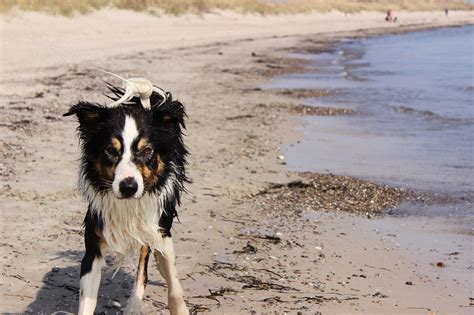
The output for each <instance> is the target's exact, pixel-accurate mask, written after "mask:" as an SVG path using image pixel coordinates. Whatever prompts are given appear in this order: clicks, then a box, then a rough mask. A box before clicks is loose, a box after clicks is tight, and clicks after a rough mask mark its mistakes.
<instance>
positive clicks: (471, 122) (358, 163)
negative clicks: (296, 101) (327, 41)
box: [266, 26, 474, 215]
mask: <svg viewBox="0 0 474 315" xmlns="http://www.w3.org/2000/svg"><path fill="white" fill-rule="evenodd" d="M473 43H474V27H473V26H466V27H460V28H449V29H442V30H436V31H428V32H416V33H409V34H402V35H390V36H383V37H372V38H367V39H357V40H348V41H345V42H342V43H340V44H338V45H337V46H336V47H335V49H334V50H333V51H330V52H327V53H321V54H314V55H308V54H305V55H298V57H303V58H307V59H309V60H310V61H311V67H310V69H314V71H309V72H308V73H298V74H291V75H285V76H281V77H279V78H277V79H276V80H275V81H273V82H272V83H271V84H269V85H267V86H266V88H318V89H319V88H327V89H330V90H332V91H334V94H333V95H330V96H328V97H321V98H317V99H307V100H306V101H305V102H304V103H305V104H308V105H314V106H334V107H343V108H352V109H355V110H356V111H357V113H358V114H357V115H353V116H337V117H336V116H333V117H320V116H313V117H305V118H304V120H305V122H306V124H305V125H304V127H303V130H304V139H303V140H302V141H301V142H299V143H297V144H292V145H288V146H286V147H285V148H284V152H285V155H286V156H287V163H288V167H289V169H290V170H294V171H319V172H331V173H336V174H347V175H353V176H359V177H364V178H368V179H373V180H378V181H382V182H387V183H391V184H395V185H398V186H406V187H410V188H417V189H424V190H431V191H438V192H447V193H450V194H454V195H457V196H462V197H464V198H466V199H468V201H467V202H465V203H463V204H462V205H461V206H459V207H457V211H459V214H461V213H462V214H463V215H466V214H472V205H471V202H470V201H471V200H472V199H473V198H472V197H473V188H474V181H473V178H474V159H473V148H474V77H473V76H474V48H473ZM449 211H451V212H452V211H456V210H453V208H450V210H449Z"/></svg>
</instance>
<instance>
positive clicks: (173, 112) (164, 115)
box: [152, 98, 186, 129]
mask: <svg viewBox="0 0 474 315" xmlns="http://www.w3.org/2000/svg"><path fill="white" fill-rule="evenodd" d="M152 111H153V121H154V123H155V124H158V125H161V126H165V127H167V128H177V129H180V127H182V128H184V129H186V125H185V122H184V120H185V118H186V111H185V109H184V105H183V104H182V103H181V102H180V101H177V100H171V98H170V99H169V100H168V101H166V102H165V103H164V104H161V105H159V106H157V107H153V106H152Z"/></svg>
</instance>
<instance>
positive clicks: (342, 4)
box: [0, 0, 474, 15]
mask: <svg viewBox="0 0 474 315" xmlns="http://www.w3.org/2000/svg"><path fill="white" fill-rule="evenodd" d="M106 7H115V8H120V9H130V10H135V11H150V12H151V11H153V12H163V13H166V14H174V15H179V14H184V13H197V14H200V13H206V12H212V11H213V10H234V11H237V12H242V13H259V14H283V13H289V14H291V13H303V12H309V11H321V12H327V11H331V10H338V11H342V12H357V11H385V10H387V9H389V8H390V9H392V10H405V11H415V10H417V11H424V10H442V9H444V8H446V7H447V8H449V9H467V10H472V9H473V7H474V6H473V5H472V4H468V3H466V2H465V1H461V0H449V1H448V0H391V1H390V0H378V1H374V0H330V1H329V0H1V1H0V12H3V13H6V12H9V11H10V10H12V9H14V8H17V9H21V10H26V11H40V12H46V13H51V14H61V15H71V14H73V13H88V12H91V11H93V10H97V9H101V8H106Z"/></svg>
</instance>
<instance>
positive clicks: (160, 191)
mask: <svg viewBox="0 0 474 315" xmlns="http://www.w3.org/2000/svg"><path fill="white" fill-rule="evenodd" d="M124 81H126V83H127V84H128V83H130V84H128V85H127V90H125V89H122V88H119V87H115V86H113V85H110V84H109V85H108V87H109V89H110V90H111V91H112V92H113V93H114V95H113V96H112V97H110V98H112V99H113V100H114V101H115V103H114V106H106V105H99V104H97V103H90V102H84V101H81V102H78V103H77V104H74V105H73V106H72V107H71V108H70V110H69V111H68V112H67V113H66V114H64V116H69V115H76V116H77V118H78V121H79V127H78V135H79V139H80V144H81V150H82V155H81V163H80V174H79V189H80V191H81V192H82V194H83V195H84V197H85V199H86V201H87V203H88V204H89V206H88V210H87V213H86V216H85V219H84V226H85V237H84V239H85V248H86V252H85V255H84V258H83V259H82V263H81V278H80V297H79V314H93V313H94V310H95V307H96V304H97V294H98V291H99V284H100V278H101V269H102V267H103V266H104V265H105V263H104V255H105V254H106V252H107V251H110V252H114V253H116V255H117V261H118V263H120V262H121V261H122V260H123V258H125V257H126V256H129V255H133V254H139V260H138V269H137V272H136V276H135V282H134V286H133V292H132V294H131V297H130V300H129V302H128V305H127V308H126V312H128V313H138V312H140V304H141V300H142V298H143V295H144V291H145V287H146V284H147V277H148V276H147V266H148V259H149V256H150V253H153V255H154V256H155V259H156V260H157V262H158V266H159V271H160V273H161V275H162V276H163V277H164V278H165V280H166V282H167V284H168V307H169V309H170V312H171V314H180V315H181V314H189V311H188V309H187V307H186V304H185V302H184V299H183V291H182V288H181V285H180V282H179V280H178V276H177V271H176V268H175V254H174V249H173V243H172V239H171V226H172V224H173V219H174V217H176V215H177V213H176V207H177V206H179V204H180V196H181V193H182V192H183V190H184V184H185V183H186V182H188V177H187V176H186V170H185V167H186V156H187V154H188V151H187V150H186V147H185V145H184V144H183V138H182V130H183V129H184V128H185V122H184V119H185V117H186V113H185V110H184V106H183V104H181V103H180V102H179V101H177V100H173V98H172V95H171V93H169V92H168V93H165V92H164V91H163V90H161V89H159V88H156V87H153V90H151V89H148V90H145V92H143V91H140V89H143V87H144V86H145V87H146V85H143V84H142V85H140V84H138V83H140V82H142V81H144V82H146V83H147V84H148V85H149V86H151V83H149V81H147V80H144V79H143V80H142V81H136V82H135V83H137V82H138V83H137V84H136V85H133V82H132V80H131V81H127V80H125V79H124ZM134 88H135V90H134ZM129 90H130V91H131V92H130V91H129ZM142 92H143V93H144V94H143V93H142Z"/></svg>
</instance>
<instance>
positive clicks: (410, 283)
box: [405, 281, 413, 285]
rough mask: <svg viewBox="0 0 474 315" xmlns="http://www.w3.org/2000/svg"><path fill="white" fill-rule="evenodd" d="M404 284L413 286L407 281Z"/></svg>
mask: <svg viewBox="0 0 474 315" xmlns="http://www.w3.org/2000/svg"><path fill="white" fill-rule="evenodd" d="M405 284H406V285H413V282H411V281H407V282H405Z"/></svg>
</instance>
